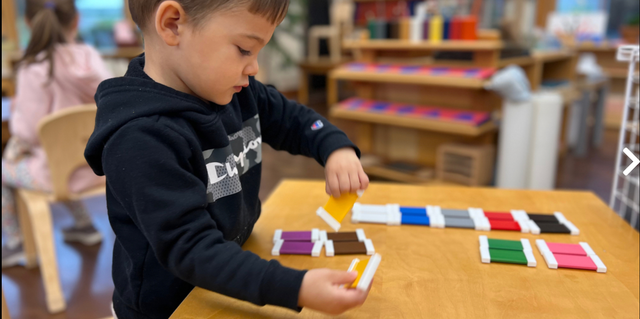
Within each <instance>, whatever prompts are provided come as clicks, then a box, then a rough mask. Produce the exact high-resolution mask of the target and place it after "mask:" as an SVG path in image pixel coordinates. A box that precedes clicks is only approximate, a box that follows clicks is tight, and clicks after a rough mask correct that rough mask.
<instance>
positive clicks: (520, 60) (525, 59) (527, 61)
mask: <svg viewBox="0 0 640 319" xmlns="http://www.w3.org/2000/svg"><path fill="white" fill-rule="evenodd" d="M533 63H535V60H534V59H533V58H532V57H531V56H520V57H516V58H507V59H501V60H500V61H499V62H498V68H504V67H506V66H508V65H512V64H514V65H519V66H525V65H531V64H533Z"/></svg>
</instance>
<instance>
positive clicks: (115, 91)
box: [84, 54, 221, 175]
mask: <svg viewBox="0 0 640 319" xmlns="http://www.w3.org/2000/svg"><path fill="white" fill-rule="evenodd" d="M95 101H96V105H97V107H98V114H97V116H96V123H95V128H94V131H93V134H92V135H91V138H90V139H89V141H88V143H87V147H86V149H85V153H84V155H85V158H86V160H87V162H88V163H89V166H91V168H92V169H93V171H94V172H95V173H96V174H98V175H104V171H103V169H102V151H103V149H104V145H106V144H107V142H108V141H109V138H110V137H111V136H112V135H113V134H114V133H115V132H116V131H117V130H118V129H120V128H121V127H122V126H124V125H126V124H127V123H129V122H131V121H133V120H135V119H138V118H143V117H152V116H175V117H180V118H182V119H185V120H186V121H188V122H190V123H191V124H193V125H192V126H193V128H194V129H196V131H197V130H198V128H205V127H207V123H211V122H212V117H215V116H216V115H215V111H216V110H217V109H219V108H221V106H219V105H217V104H215V103H211V102H206V101H203V100H201V99H199V98H197V97H195V96H192V95H190V94H187V93H183V92H180V91H176V90H174V89H172V88H170V87H168V86H165V85H162V84H160V83H157V82H155V81H153V79H151V78H150V77H149V76H148V75H147V74H146V73H144V54H142V55H140V56H139V57H137V58H135V59H133V60H132V61H131V63H130V64H129V69H128V71H127V73H126V74H125V76H124V77H119V78H113V79H109V80H106V81H104V82H102V83H100V85H99V86H98V90H97V92H96V95H95ZM125 110H126V111H125Z"/></svg>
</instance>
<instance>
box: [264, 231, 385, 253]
mask: <svg viewBox="0 0 640 319" xmlns="http://www.w3.org/2000/svg"><path fill="white" fill-rule="evenodd" d="M323 246H324V247H325V256H327V257H333V256H335V255H373V254H374V253H375V248H374V247H373V242H372V241H371V239H368V238H367V237H366V235H365V233H364V230H363V229H356V231H353V232H336V233H327V232H326V231H324V230H318V229H316V228H314V229H312V230H311V231H282V229H277V230H276V231H275V233H274V235H273V249H272V250H271V255H273V256H279V255H311V256H313V257H318V256H320V252H321V250H322V247H323Z"/></svg>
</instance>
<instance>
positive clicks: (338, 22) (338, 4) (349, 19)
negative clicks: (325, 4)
mask: <svg viewBox="0 0 640 319" xmlns="http://www.w3.org/2000/svg"><path fill="white" fill-rule="evenodd" d="M354 11H355V5H354V4H353V1H352V0H333V1H332V2H331V8H330V12H329V19H330V22H331V24H330V25H315V26H312V27H311V28H309V38H308V41H309V62H312V63H313V62H318V60H319V56H320V47H319V46H320V39H327V43H328V44H329V55H330V56H331V62H333V63H340V61H341V60H342V45H341V42H342V37H343V36H344V35H347V34H350V33H351V32H352V31H353V13H354Z"/></svg>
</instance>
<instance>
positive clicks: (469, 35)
mask: <svg viewBox="0 0 640 319" xmlns="http://www.w3.org/2000/svg"><path fill="white" fill-rule="evenodd" d="M477 24H478V20H477V19H476V17H475V16H468V17H464V18H463V20H462V28H461V31H460V36H461V38H462V40H477V39H478V35H477V32H476V27H477Z"/></svg>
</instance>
